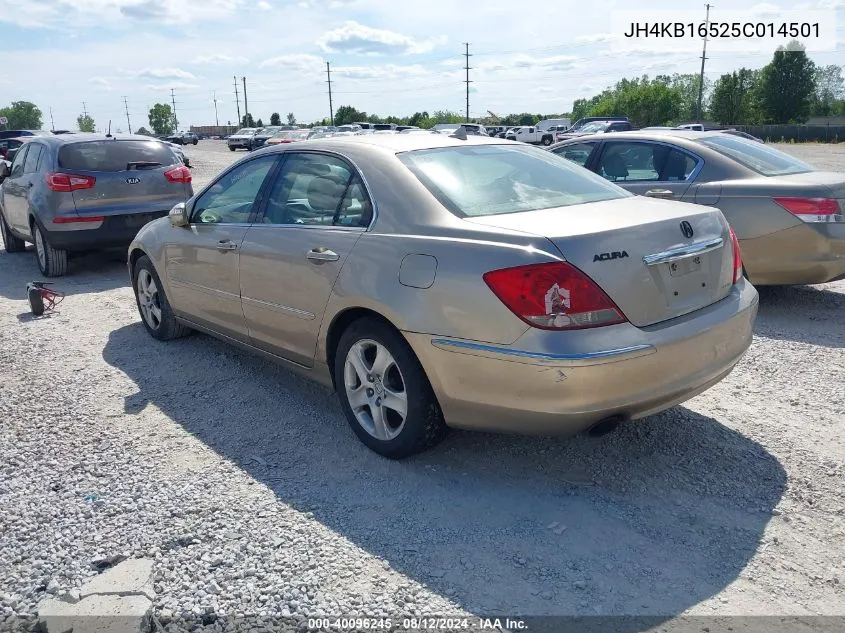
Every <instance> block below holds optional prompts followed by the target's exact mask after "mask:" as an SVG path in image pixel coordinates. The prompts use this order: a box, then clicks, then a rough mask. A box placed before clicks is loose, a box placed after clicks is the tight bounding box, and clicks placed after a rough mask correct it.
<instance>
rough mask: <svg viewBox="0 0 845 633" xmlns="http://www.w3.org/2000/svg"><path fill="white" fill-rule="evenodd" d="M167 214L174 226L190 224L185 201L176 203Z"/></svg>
mask: <svg viewBox="0 0 845 633" xmlns="http://www.w3.org/2000/svg"><path fill="white" fill-rule="evenodd" d="M167 215H168V217H169V218H170V224H171V225H172V226H177V227H178V226H188V211H187V208H186V206H185V203H184V202H180V203H179V204H177V205H175V206H174V207H173V208H172V209H170V213H168V214H167Z"/></svg>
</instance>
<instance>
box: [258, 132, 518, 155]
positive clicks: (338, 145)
mask: <svg viewBox="0 0 845 633" xmlns="http://www.w3.org/2000/svg"><path fill="white" fill-rule="evenodd" d="M467 145H508V146H511V147H524V144H523V143H516V142H513V141H506V140H504V139H496V138H491V137H489V136H467V139H466V140H465V141H464V140H461V139H459V138H455V137H453V136H447V135H445V134H366V135H361V136H342V137H331V138H326V139H317V140H312V141H308V144H307V147H303V146H299V147H297V148H296V150H297V151H302V150H303V149H315V150H318V149H319V150H328V151H341V150H343V149H346V148H362V147H365V148H371V149H372V150H374V151H379V150H381V151H388V152H390V153H394V154H398V153H400V152H411V151H415V150H422V149H438V148H441V147H466V146H467ZM261 151H264V150H261ZM271 151H287V148H283V147H278V148H273V149H272V150H271Z"/></svg>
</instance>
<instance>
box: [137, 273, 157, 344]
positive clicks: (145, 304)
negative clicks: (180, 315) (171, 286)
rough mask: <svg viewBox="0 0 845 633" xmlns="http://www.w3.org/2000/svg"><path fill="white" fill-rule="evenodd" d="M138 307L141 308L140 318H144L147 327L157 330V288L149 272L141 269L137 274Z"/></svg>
mask: <svg viewBox="0 0 845 633" xmlns="http://www.w3.org/2000/svg"><path fill="white" fill-rule="evenodd" d="M138 305H139V306H140V307H141V316H143V317H144V321H146V323H147V325H149V326H150V328H151V329H153V330H157V329H158V328H159V327H160V326H161V304H160V303H159V297H158V286H156V282H155V279H153V276H152V275H151V274H150V271H148V270H146V269H143V268H142V269H141V271H140V272H139V273H138Z"/></svg>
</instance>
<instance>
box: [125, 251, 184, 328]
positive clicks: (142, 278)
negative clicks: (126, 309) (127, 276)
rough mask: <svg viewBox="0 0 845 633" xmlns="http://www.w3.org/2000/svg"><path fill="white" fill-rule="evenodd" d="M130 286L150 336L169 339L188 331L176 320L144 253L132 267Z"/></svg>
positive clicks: (152, 267) (151, 265)
mask: <svg viewBox="0 0 845 633" xmlns="http://www.w3.org/2000/svg"><path fill="white" fill-rule="evenodd" d="M132 288H133V290H134V291H135V303H136V304H137V305H138V312H139V313H140V314H141V322H142V323H143V324H144V327H145V328H146V329H147V332H149V334H150V336H152V337H153V338H156V339H158V340H159V341H169V340H171V339H174V338H179V337H181V336H185V335H186V334H188V332H190V330H189V329H188V328H187V327H185V326H184V325H182V324H181V323H179V322H178V321H177V320H176V316H175V315H174V314H173V309H172V308H171V307H170V302H169V301H168V300H167V296H166V295H165V294H164V286H163V285H162V284H161V279H159V276H158V273H156V270H155V267H154V266H153V263H152V261H150V258H149V257H147V256H146V255H143V256H141V257H140V258H139V259H138V261H137V262H135V266H134V268H133V269H132Z"/></svg>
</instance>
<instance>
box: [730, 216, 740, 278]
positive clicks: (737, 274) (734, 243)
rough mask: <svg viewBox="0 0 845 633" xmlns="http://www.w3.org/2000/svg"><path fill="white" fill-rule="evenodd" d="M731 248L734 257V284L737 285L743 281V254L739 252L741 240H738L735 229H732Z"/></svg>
mask: <svg viewBox="0 0 845 633" xmlns="http://www.w3.org/2000/svg"><path fill="white" fill-rule="evenodd" d="M731 248H732V249H733V257H734V273H733V282H734V283H737V282H738V281H739V280H740V279H742V252H741V251H740V250H739V240H738V239H736V233H734V230H733V229H731Z"/></svg>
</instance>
